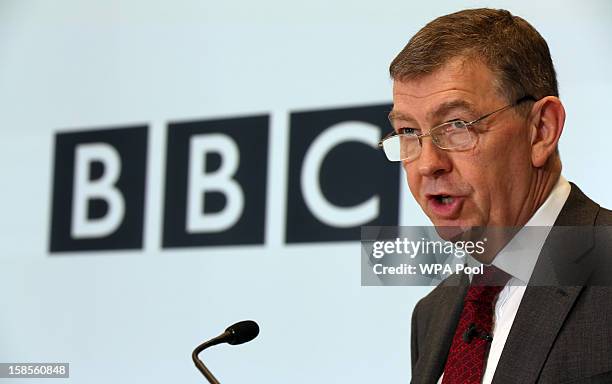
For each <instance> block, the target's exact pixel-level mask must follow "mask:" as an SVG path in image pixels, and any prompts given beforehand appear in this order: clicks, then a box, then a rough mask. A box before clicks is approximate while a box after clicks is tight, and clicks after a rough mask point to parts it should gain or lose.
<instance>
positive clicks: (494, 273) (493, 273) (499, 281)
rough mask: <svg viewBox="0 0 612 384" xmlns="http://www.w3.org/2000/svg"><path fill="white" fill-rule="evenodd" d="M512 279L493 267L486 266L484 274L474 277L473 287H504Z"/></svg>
mask: <svg viewBox="0 0 612 384" xmlns="http://www.w3.org/2000/svg"><path fill="white" fill-rule="evenodd" d="M511 277H512V276H510V275H509V274H507V273H506V272H504V271H502V270H501V269H499V268H497V267H495V266H493V265H485V266H484V267H483V273H482V274H476V275H474V276H473V277H472V284H471V285H475V286H484V287H491V286H496V287H503V286H504V285H506V283H507V282H508V280H510V278H511Z"/></svg>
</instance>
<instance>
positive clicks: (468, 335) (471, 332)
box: [463, 323, 493, 344]
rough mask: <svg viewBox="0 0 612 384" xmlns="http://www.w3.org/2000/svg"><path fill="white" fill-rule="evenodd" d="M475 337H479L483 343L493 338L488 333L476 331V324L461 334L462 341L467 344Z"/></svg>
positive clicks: (472, 324)
mask: <svg viewBox="0 0 612 384" xmlns="http://www.w3.org/2000/svg"><path fill="white" fill-rule="evenodd" d="M475 337H479V338H481V339H483V340H484V341H493V336H491V335H490V334H489V333H488V332H480V331H478V329H477V328H476V324H474V323H471V324H470V325H469V326H468V327H467V329H466V330H465V332H463V341H465V342H466V343H468V344H469V343H471V342H472V340H473V339H474V338H475Z"/></svg>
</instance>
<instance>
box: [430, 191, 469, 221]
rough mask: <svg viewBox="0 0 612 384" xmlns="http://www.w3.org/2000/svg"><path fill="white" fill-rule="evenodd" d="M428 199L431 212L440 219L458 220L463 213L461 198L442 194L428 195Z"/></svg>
mask: <svg viewBox="0 0 612 384" xmlns="http://www.w3.org/2000/svg"><path fill="white" fill-rule="evenodd" d="M427 198H428V200H429V209H430V212H431V213H433V214H434V215H435V216H437V217H439V218H446V219H450V218H456V217H457V216H458V215H459V213H460V212H461V206H462V205H463V198H462V197H461V196H453V195H448V194H446V193H440V194H435V195H434V194H432V195H428V196H427Z"/></svg>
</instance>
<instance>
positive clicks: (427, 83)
mask: <svg viewBox="0 0 612 384" xmlns="http://www.w3.org/2000/svg"><path fill="white" fill-rule="evenodd" d="M494 79H495V78H494V75H493V73H492V72H491V71H490V70H489V69H488V68H487V67H486V66H485V65H484V64H482V63H480V62H478V61H474V60H471V61H470V62H469V63H468V62H465V61H464V60H462V59H459V58H458V59H454V60H451V61H450V62H449V63H448V64H446V65H445V66H443V67H442V68H441V69H439V70H438V71H436V72H435V73H433V74H430V75H427V76H425V77H422V78H419V79H416V80H409V81H404V82H401V81H395V82H394V84H393V103H394V107H393V113H392V115H393V116H395V117H394V127H395V128H396V129H399V128H416V129H419V130H420V132H421V133H428V132H429V129H430V128H432V127H434V126H436V125H439V124H441V123H444V122H447V121H450V120H455V119H461V120H465V121H472V120H474V119H477V118H479V117H480V116H482V115H484V114H487V113H489V112H492V111H494V110H496V109H498V108H501V107H503V106H506V105H508V104H510V102H509V101H508V100H506V99H505V98H503V97H502V96H501V95H499V94H498V92H496V88H495V82H494ZM513 101H514V100H513ZM471 133H472V136H473V138H474V140H476V145H475V146H474V148H472V149H470V150H466V151H444V150H442V149H439V148H438V147H436V146H435V145H434V144H433V143H432V141H431V138H430V137H426V138H423V139H422V148H421V154H420V156H419V157H418V158H417V159H415V160H413V161H411V162H404V164H403V166H404V169H405V171H406V174H407V178H408V186H409V187H410V191H411V192H412V194H413V196H414V198H415V199H416V200H417V202H418V203H419V205H420V206H421V208H422V209H423V211H424V212H425V214H426V215H427V216H428V217H429V218H430V219H431V221H432V222H433V224H434V225H435V226H437V227H438V226H460V227H462V228H464V229H467V228H469V227H474V226H513V225H517V226H518V225H523V224H524V223H525V222H526V221H527V219H528V218H529V216H530V214H531V213H532V212H533V209H534V207H531V206H530V204H529V203H528V199H527V197H528V196H529V195H532V194H534V193H537V191H532V190H530V189H531V188H532V187H531V186H532V185H535V184H536V183H535V182H534V181H535V180H532V179H533V175H534V172H533V168H532V165H531V160H530V152H531V145H530V135H529V133H528V129H527V123H526V120H525V118H523V117H521V116H519V115H518V114H517V112H516V110H515V109H508V110H505V111H502V112H500V113H497V114H494V115H493V116H491V117H489V118H487V119H485V120H484V121H483V122H481V123H478V124H477V125H476V126H475V127H474V129H471Z"/></svg>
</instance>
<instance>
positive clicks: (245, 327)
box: [191, 320, 259, 384]
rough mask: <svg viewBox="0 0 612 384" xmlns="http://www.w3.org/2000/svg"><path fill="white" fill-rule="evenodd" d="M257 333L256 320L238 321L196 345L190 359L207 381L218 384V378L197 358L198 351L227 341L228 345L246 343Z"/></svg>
mask: <svg viewBox="0 0 612 384" xmlns="http://www.w3.org/2000/svg"><path fill="white" fill-rule="evenodd" d="M257 335H259V326H258V325H257V323H256V322H254V321H252V320H245V321H241V322H239V323H236V324H234V325H231V326H229V327H228V328H227V329H226V330H225V332H223V333H222V334H220V335H219V336H217V337H215V338H213V339H210V340H208V341H205V342H203V343H202V344H200V345H198V346H197V347H196V349H194V350H193V353H192V354H191V359H192V360H193V362H194V364H195V366H196V367H197V368H198V370H199V371H200V372H202V374H203V375H204V377H205V378H206V380H208V382H209V383H211V384H219V380H217V379H216V378H215V376H213V374H212V373H211V372H210V371H209V370H208V368H206V366H205V365H204V363H203V362H202V361H201V360H200V359H199V358H198V355H199V354H200V352H202V351H203V350H205V349H206V348H208V347H212V346H213V345H217V344H222V343H228V344H230V345H238V344H243V343H247V342H249V341H251V340H253V339H254V338H256V337H257Z"/></svg>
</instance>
